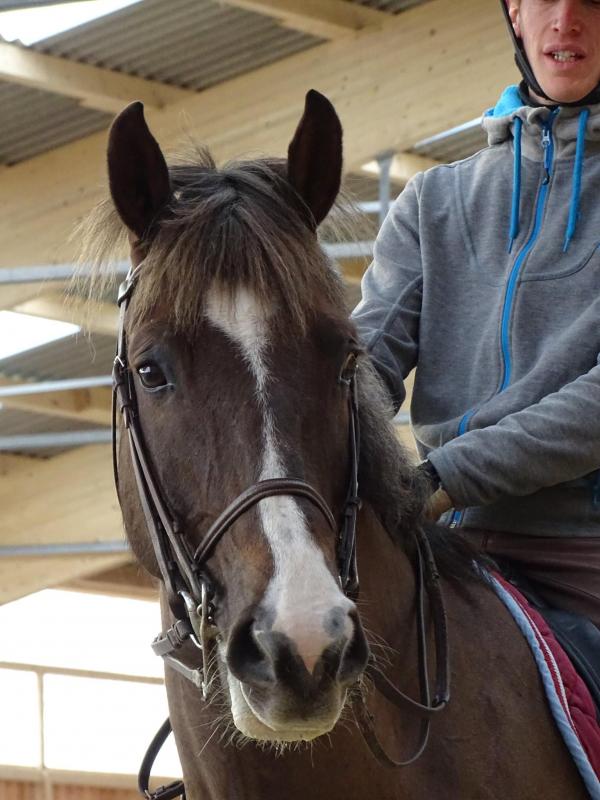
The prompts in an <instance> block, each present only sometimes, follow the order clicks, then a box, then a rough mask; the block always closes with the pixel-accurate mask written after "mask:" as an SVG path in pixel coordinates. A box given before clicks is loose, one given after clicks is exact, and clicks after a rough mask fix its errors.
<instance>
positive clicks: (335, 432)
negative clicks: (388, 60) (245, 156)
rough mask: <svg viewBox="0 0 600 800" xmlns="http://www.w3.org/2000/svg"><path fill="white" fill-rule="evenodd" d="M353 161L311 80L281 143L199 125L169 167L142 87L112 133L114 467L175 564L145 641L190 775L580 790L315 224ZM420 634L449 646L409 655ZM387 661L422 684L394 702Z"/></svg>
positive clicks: (292, 794)
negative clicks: (429, 570)
mask: <svg viewBox="0 0 600 800" xmlns="http://www.w3.org/2000/svg"><path fill="white" fill-rule="evenodd" d="M341 174H342V128H341V124H340V121H339V118H338V116H337V114H336V112H335V110H334V108H333V106H332V105H331V103H330V102H329V101H328V100H327V99H326V98H325V97H323V96H322V95H320V94H319V93H317V92H315V91H310V92H309V93H308V95H307V96H306V103H305V108H304V112H303V114H302V117H301V119H300V121H299V123H298V126H297V128H296V131H295V133H294V135H293V138H292V140H291V143H290V145H289V149H288V156H287V159H284V158H267V157H265V158H256V159H254V160H247V161H238V162H233V163H230V164H228V165H226V166H224V167H223V168H220V169H218V168H217V167H216V166H215V164H214V162H213V160H212V158H211V156H210V154H209V153H208V151H207V150H205V149H202V148H199V149H198V150H197V151H196V152H195V154H194V156H193V157H192V158H191V159H188V160H187V161H181V162H177V163H174V164H172V165H171V166H170V167H169V166H167V163H166V161H165V158H164V155H163V153H162V151H161V149H160V146H159V145H158V143H157V142H156V140H155V139H154V137H153V136H152V134H151V132H150V130H149V128H148V126H147V124H146V122H145V119H144V114H143V107H142V105H141V103H134V104H132V105H130V106H128V107H127V108H126V109H125V110H124V111H122V112H121V114H120V115H119V116H118V117H117V118H116V120H115V121H114V123H113V125H112V128H111V131H110V135H109V145H108V176H109V187H110V198H109V199H107V200H106V201H105V202H104V203H103V204H101V207H99V208H97V209H96V210H95V211H94V212H93V214H92V217H91V222H90V226H89V228H88V233H87V239H88V255H89V254H90V253H91V254H92V255H91V256H89V257H90V258H92V259H93V260H94V263H95V267H94V269H95V271H96V274H97V275H100V276H101V275H104V274H105V272H104V271H103V266H102V265H103V263H104V262H105V261H106V260H108V259H109V255H108V253H109V252H112V251H111V247H112V246H113V244H114V243H115V242H116V241H123V240H124V239H125V238H126V239H127V240H128V241H129V247H130V252H131V262H132V269H131V271H130V274H129V276H128V280H127V281H126V282H125V283H124V284H123V286H122V288H121V291H120V296H119V302H120V305H121V325H120V334H119V344H118V351H117V357H116V359H115V384H116V387H117V400H118V402H117V409H116V412H115V413H116V416H117V417H118V420H119V421H118V427H119V438H118V445H117V452H116V454H115V467H116V472H117V479H118V495H119V499H120V503H121V507H122V512H123V520H124V525H125V529H126V533H127V537H128V540H129V542H130V545H131V548H132V550H133V553H134V554H135V556H136V557H137V559H138V560H139V562H140V563H141V564H142V565H143V567H144V568H145V569H146V570H147V571H148V572H149V573H150V574H151V575H153V576H155V578H157V580H158V581H159V582H160V586H161V609H162V623H163V628H164V630H165V631H166V633H164V634H163V635H162V636H160V637H158V639H157V641H156V642H155V643H154V648H155V650H156V651H157V652H158V653H159V654H160V655H163V657H165V661H166V669H165V672H166V690H167V696H168V704H169V711H170V718H171V722H172V728H173V732H174V736H175V741H176V745H177V749H178V752H179V756H180V760H181V764H182V769H183V777H184V782H185V787H186V792H187V798H188V800H234V799H235V800H258V798H260V799H261V800H265V799H266V798H268V799H269V800H271V799H272V798H279V797H285V798H286V800H306V798H307V797H314V798H317V799H318V800H325V798H327V800H365V798H373V799H374V800H407V799H408V798H410V799H411V800H420V799H421V798H427V799H428V800H431V799H432V798H436V799H437V798H439V800H442V799H443V800H467V799H468V800H479V799H481V800H484V799H485V800H487V799H488V798H489V799H492V798H494V799H497V800H500V799H502V800H505V799H506V798H510V799H511V800H539V798H542V797H543V798H544V800H565V798H569V800H577V798H585V797H586V796H587V794H586V791H585V789H584V786H583V783H582V781H581V779H580V777H579V774H578V772H577V771H576V768H575V766H574V764H573V762H572V759H571V757H570V756H569V755H568V752H567V750H566V747H565V745H564V744H563V741H562V739H561V738H560V735H559V733H558V732H557V730H556V728H555V725H554V723H553V721H552V718H551V715H550V712H549V711H548V708H547V704H546V701H545V699H544V697H543V693H542V689H541V684H540V680H539V677H538V674H537V671H536V668H535V665H534V662H533V659H532V657H531V655H530V652H529V650H528V646H527V644H526V642H525V640H524V639H523V638H522V636H521V634H520V633H519V632H518V630H517V628H516V626H515V624H514V622H513V621H512V619H511V618H510V617H509V615H508V613H507V612H506V610H505V608H504V606H503V605H502V604H501V602H500V600H499V599H498V597H497V596H496V594H495V593H494V592H493V591H492V590H491V589H490V587H489V585H488V582H486V580H484V579H483V578H482V570H481V568H480V567H479V566H478V565H477V564H476V563H475V565H474V561H473V557H472V554H470V553H469V552H467V551H466V549H465V548H463V547H462V546H461V545H460V537H459V534H458V533H457V532H455V531H452V530H448V529H446V528H441V527H436V526H435V525H429V526H428V525H427V524H426V523H425V522H424V516H425V515H424V511H423V509H424V507H425V505H426V499H427V496H428V485H427V481H426V480H425V478H424V477H423V475H422V473H421V471H419V470H418V469H417V468H416V467H415V466H414V465H413V464H412V463H411V461H410V459H409V458H408V457H407V455H406V453H405V451H404V450H403V449H402V447H401V446H400V444H399V442H398V441H397V439H396V437H395V436H394V432H393V428H392V425H391V422H390V405H389V401H388V398H387V395H386V390H385V388H384V387H383V385H382V383H381V382H380V380H379V379H378V377H377V375H376V374H375V372H374V370H373V367H372V366H371V364H370V363H369V359H368V356H367V355H366V354H365V352H364V351H363V349H362V347H361V345H360V342H359V341H358V339H357V334H356V331H355V329H354V327H353V325H352V323H351V321H350V320H349V318H348V314H347V310H346V308H345V303H344V292H343V283H342V280H341V278H340V275H339V274H338V271H337V270H336V268H335V266H334V265H333V264H332V263H331V262H330V260H329V259H328V257H327V256H326V255H325V252H324V250H323V248H322V246H321V244H320V242H319V238H318V235H317V229H318V228H319V226H320V225H321V223H323V221H324V220H325V219H326V217H327V216H328V214H329V213H330V211H331V209H332V207H333V206H334V204H335V202H336V198H337V196H338V192H339V188H340V179H341ZM100 280H102V279H101V278H100ZM119 411H120V413H119ZM359 495H360V502H359V499H358V496H359ZM340 520H342V522H341V526H340ZM417 534H418V535H417ZM419 541H420V542H421V543H426V546H427V548H431V552H432V553H433V555H434V556H435V558H436V559H437V564H438V567H437V569H438V571H439V576H437V577H436V575H435V574H433V575H432V576H430V580H429V579H427V580H428V582H429V583H432V582H435V580H438V581H439V587H440V588H441V590H443V595H444V598H445V608H446V614H447V622H448V636H449V640H450V652H451V686H452V697H451V700H450V702H449V703H448V704H447V706H446V707H445V708H443V709H442V706H444V705H445V700H446V699H447V698H444V699H441V700H440V699H439V698H438V702H437V706H436V703H435V702H431V701H430V700H429V699H428V692H427V691H425V694H424V695H423V686H422V684H423V682H424V681H425V677H426V676H427V673H429V677H430V678H431V677H432V676H433V674H434V672H435V673H436V674H438V673H439V672H440V668H441V667H442V666H443V664H442V662H443V661H444V659H445V654H444V651H443V648H442V650H440V649H439V641H437V640H438V639H439V638H441V637H440V636H438V628H436V626H435V625H434V624H433V623H432V622H431V620H432V618H433V616H434V611H435V605H436V601H435V594H432V593H431V592H430V593H429V594H425V595H424V594H423V593H420V592H419V585H420V584H421V583H422V580H421V578H420V576H419V571H420V570H421V571H422V570H423V567H419V566H418V564H419V563H421V562H420V561H419V560H418V559H417V551H418V550H422V546H421V545H418V542H419ZM427 552H429V551H427ZM427 552H426V553H425V561H426V562H428V556H427ZM359 578H360V582H359ZM426 578H427V576H426ZM420 606H421V618H423V619H425V621H426V622H427V623H428V624H427V625H426V626H425V630H423V628H422V626H421V625H420V624H419V622H418V620H419V607H420ZM420 631H421V634H420V636H421V640H422V641H420V639H419V632H420ZM425 645H427V646H429V652H430V653H431V652H432V650H433V651H435V661H436V662H437V665H435V669H434V664H433V661H434V659H433V658H431V657H430V658H429V661H430V663H429V664H424V666H423V667H422V669H421V670H419V669H418V668H417V665H418V663H419V662H420V661H421V662H422V663H424V661H427V660H428V659H427V658H426V657H425V659H424V658H423V655H424V654H423V649H424V646H425ZM436 645H437V646H438V649H437V650H436ZM369 665H371V668H370V667H369ZM373 665H374V668H372V667H373ZM441 672H443V669H441ZM424 673H425V674H424ZM369 675H370V676H371V677H369ZM373 675H379V676H380V677H381V676H385V681H386V682H387V683H386V685H387V686H388V687H389V686H392V685H393V686H394V687H400V688H401V690H402V692H404V693H405V694H406V695H408V696H409V697H415V698H419V697H421V698H422V702H421V703H420V704H419V701H418V700H417V701H416V702H415V703H414V704H413V706H411V705H410V703H408V702H407V703H406V704H405V705H404V706H402V707H400V706H398V705H397V704H396V703H392V702H390V692H388V693H387V695H388V696H384V694H382V693H380V692H378V691H377V690H376V687H379V686H381V681H380V682H379V683H378V682H377V680H375V681H374V680H373V678H372V676H373ZM398 691H399V689H398ZM442 694H443V691H442ZM391 699H393V698H391ZM361 704H362V705H361ZM436 707H437V709H438V710H436V711H435V713H434V710H435V709H436ZM357 708H362V712H359V713H358V714H357V713H356V709H357ZM361 713H362V722H364V721H365V720H367V721H368V722H369V723H370V724H371V725H372V728H371V732H374V733H376V736H377V738H378V741H379V742H381V743H382V748H383V750H384V751H385V754H387V756H388V758H387V763H386V755H385V754H384V756H383V758H382V759H379V760H378V759H377V758H375V757H374V756H373V753H372V752H371V750H370V749H369V747H367V745H366V744H365V741H364V739H363V736H362V735H361V727H359V725H358V724H357V722H359V721H360V718H361ZM424 716H426V717H428V718H429V720H430V735H429V742H428V744H427V746H425V744H426V741H425V740H426V738H427V733H429V731H428V732H427V733H426V734H425V737H423V736H420V732H421V730H422V727H423V717H424ZM367 738H369V737H367ZM371 745H373V741H372V737H371ZM373 749H374V750H376V749H377V748H376V746H374V748H373ZM415 749H417V750H418V751H422V752H420V756H419V757H418V758H416V759H415V760H412V763H411V764H410V765H408V766H405V767H404V768H403V769H392V768H390V764H391V763H392V761H393V760H394V761H396V760H399V759H402V758H403V759H404V760H407V761H411V758H406V757H407V756H409V755H410V754H411V753H414V751H415ZM415 755H416V754H415ZM382 761H383V762H384V763H382Z"/></svg>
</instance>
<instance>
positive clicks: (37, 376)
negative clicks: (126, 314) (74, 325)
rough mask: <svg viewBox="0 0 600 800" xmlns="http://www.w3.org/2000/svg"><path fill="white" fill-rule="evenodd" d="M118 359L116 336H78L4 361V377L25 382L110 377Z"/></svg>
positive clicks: (0, 366) (1, 365)
mask: <svg viewBox="0 0 600 800" xmlns="http://www.w3.org/2000/svg"><path fill="white" fill-rule="evenodd" d="M114 357H115V337H114V336H101V335H94V336H85V335H83V334H77V335H76V336H67V337H65V338H64V339H59V340H58V341H55V342H50V344H45V345H43V346H42V347H36V348H34V349H32V350H27V351H25V352H24V353H17V354H16V355H14V356H10V357H9V358H4V359H2V360H0V374H2V375H6V376H7V377H12V378H19V379H20V380H23V381H27V380H38V381H44V380H46V381H49V380H58V379H60V378H85V377H91V376H94V375H110V372H111V369H112V362H113V359H114Z"/></svg>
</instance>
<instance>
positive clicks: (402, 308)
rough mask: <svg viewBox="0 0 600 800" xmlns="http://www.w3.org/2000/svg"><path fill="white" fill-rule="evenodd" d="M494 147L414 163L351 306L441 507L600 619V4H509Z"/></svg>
mask: <svg viewBox="0 0 600 800" xmlns="http://www.w3.org/2000/svg"><path fill="white" fill-rule="evenodd" d="M503 7H504V11H505V14H506V18H507V21H508V23H509V29H510V32H511V35H512V37H513V41H514V44H515V49H516V61H517V64H518V66H519V68H520V70H521V72H522V74H523V79H524V80H523V81H522V83H521V84H520V85H519V86H510V87H508V88H507V89H506V90H505V91H504V93H503V94H502V96H501V97H500V100H499V101H498V103H497V105H496V106H495V108H493V109H491V110H490V111H488V112H487V113H486V114H485V116H484V117H483V127H484V129H485V130H486V132H487V135H488V141H489V146H488V147H487V148H485V149H484V150H482V151H481V152H479V153H476V154H475V155H474V156H472V157H471V158H467V159H466V160H464V161H460V162H458V163H455V164H450V165H444V166H438V167H434V168H433V169H431V170H428V171H427V172H425V173H421V174H419V175H416V176H415V177H414V178H413V179H412V180H411V181H410V182H409V183H408V184H407V186H406V188H405V190H404V191H403V192H402V194H401V195H400V197H399V198H398V199H397V201H396V202H395V204H394V205H393V207H392V208H391V210H390V213H389V215H388V217H387V219H386V221H385V222H384V224H383V227H382V229H381V232H380V234H379V236H378V238H377V242H376V245H375V253H374V261H373V263H372V264H371V266H370V267H369V269H368V271H367V273H366V275H365V277H364V280H363V285H362V291H363V299H362V301H361V303H360V304H359V305H358V307H357V308H356V310H355V312H354V319H355V321H356V323H357V325H358V328H359V331H360V334H361V336H362V338H363V341H364V343H365V345H366V347H367V349H368V351H369V353H370V355H371V357H372V360H373V362H374V364H375V366H376V368H377V370H378V372H379V373H380V375H381V376H382V378H383V379H384V381H385V382H386V384H387V386H388V387H389V390H390V392H391V395H392V398H393V401H394V403H395V406H396V408H398V407H399V406H400V404H401V403H402V401H403V399H404V396H405V390H404V385H403V381H404V379H405V378H406V376H407V375H408V373H409V372H410V371H411V370H412V369H413V368H414V367H417V371H416V378H415V384H414V392H413V397H412V405H411V417H412V425H413V430H414V434H415V437H416V440H417V445H418V449H419V452H420V454H421V456H422V457H423V458H426V461H425V462H424V463H425V466H424V468H425V469H426V470H427V471H428V473H429V475H430V476H431V479H432V486H433V487H434V489H435V491H434V492H433V494H432V499H431V502H430V508H431V515H432V516H433V517H435V518H437V517H438V516H440V515H443V516H442V522H445V523H446V524H448V525H450V526H452V527H455V526H460V527H461V528H463V529H464V532H465V533H466V534H468V535H469V536H470V537H471V538H472V540H473V541H474V542H475V543H476V545H477V546H478V547H480V548H481V549H482V550H483V551H484V552H486V553H489V554H490V555H492V556H493V557H495V558H498V559H503V560H508V561H510V562H512V563H513V564H515V565H517V566H518V567H519V569H520V570H521V572H522V573H524V574H525V575H526V577H528V578H529V579H530V581H531V582H532V583H533V584H534V586H535V588H536V589H537V590H538V594H539V595H541V596H542V597H543V598H544V599H545V600H546V601H547V602H549V603H550V604H551V605H553V606H557V607H559V608H564V609H567V610H571V611H575V612H579V613H582V614H585V615H587V616H588V617H590V618H591V619H592V621H593V622H594V623H595V624H596V626H598V627H600V2H598V0H509V3H508V7H505V6H504V2H503Z"/></svg>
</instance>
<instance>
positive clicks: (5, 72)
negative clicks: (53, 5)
mask: <svg viewBox="0 0 600 800" xmlns="http://www.w3.org/2000/svg"><path fill="white" fill-rule="evenodd" d="M0 80H3V81H7V82H8V83H17V84H19V85H21V86H27V87H29V88H31V89H42V90H43V91H45V92H54V93H56V94H61V95H64V96H65V97H71V98H73V99H74V100H79V102H80V103H81V105H82V106H85V107H86V108H94V109H96V110H99V111H106V112H108V113H117V112H118V111H120V110H121V109H122V108H123V106H124V105H126V104H127V103H130V102H131V101H132V100H142V101H143V102H144V103H145V104H146V105H147V106H148V107H149V108H164V107H165V106H166V105H168V104H169V103H176V102H178V101H180V100H182V99H184V98H185V97H187V96H188V95H190V94H193V93H192V92H189V91H187V90H185V89H178V88H176V87H173V86H167V85H166V84H164V83H159V82H158V81H149V80H143V79H142V78H136V77H134V76H133V75H125V74H124V73H121V72H115V71H113V70H110V69H102V68H100V67H92V66H90V65H89V64H80V63H79V62H76V61H69V60H68V59H66V58H58V57H57V56H50V55H45V54H44V53H37V52H35V51H34V50H28V49H27V48H25V47H22V46H20V45H16V44H9V43H7V42H0Z"/></svg>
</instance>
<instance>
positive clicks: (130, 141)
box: [108, 102, 171, 239]
mask: <svg viewBox="0 0 600 800" xmlns="http://www.w3.org/2000/svg"><path fill="white" fill-rule="evenodd" d="M108 182H109V186H110V193H111V196H112V199H113V202H114V204H115V207H116V209H117V211H118V212H119V216H120V217H121V219H122V221H123V222H124V224H125V225H126V226H127V228H129V230H130V231H133V233H134V234H135V235H136V236H137V237H138V238H140V239H141V238H142V237H143V236H144V234H145V233H146V232H147V231H148V229H149V228H150V226H151V225H152V223H153V222H154V220H155V219H156V218H157V216H158V215H159V213H160V211H161V210H162V209H163V208H164V206H166V204H167V203H168V202H169V199H170V196H171V186H170V182H169V170H168V168H167V164H166V162H165V157H164V156H163V154H162V151H161V149H160V147H159V145H158V142H157V141H156V139H155V138H154V136H152V134H151V133H150V130H149V128H148V126H147V125H146V120H145V119H144V106H143V104H142V103H140V102H136V103H131V104H130V105H128V106H127V108H125V109H123V111H121V113H120V114H119V116H118V117H117V118H116V119H115V121H114V122H113V124H112V126H111V129H110V133H109V135H108Z"/></svg>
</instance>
